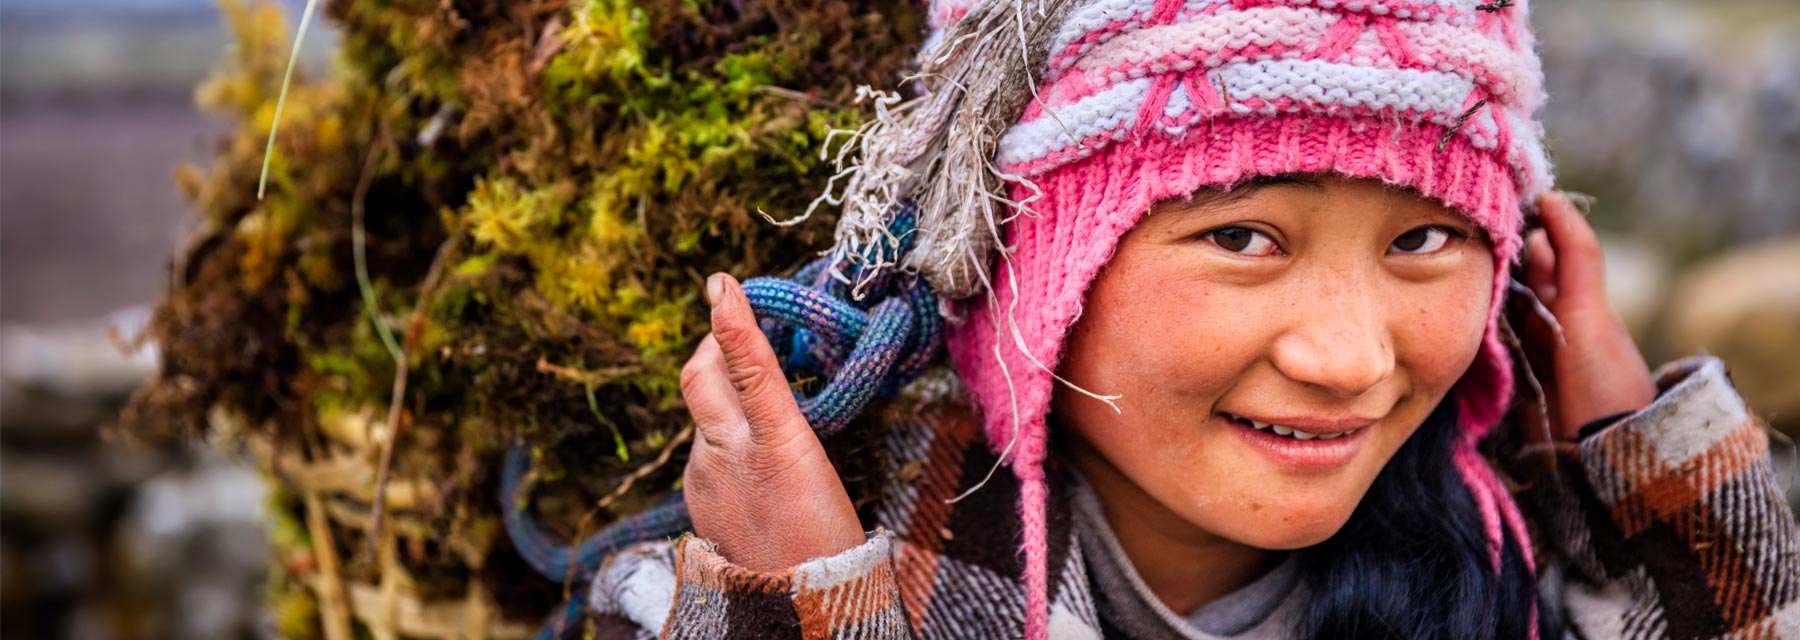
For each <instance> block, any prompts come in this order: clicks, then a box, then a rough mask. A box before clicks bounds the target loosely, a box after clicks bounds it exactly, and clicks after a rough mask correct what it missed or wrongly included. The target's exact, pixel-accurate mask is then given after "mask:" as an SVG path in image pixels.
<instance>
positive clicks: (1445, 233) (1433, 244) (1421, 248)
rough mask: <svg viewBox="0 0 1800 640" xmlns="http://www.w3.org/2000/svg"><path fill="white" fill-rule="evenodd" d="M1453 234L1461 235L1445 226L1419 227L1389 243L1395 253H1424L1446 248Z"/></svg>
mask: <svg viewBox="0 0 1800 640" xmlns="http://www.w3.org/2000/svg"><path fill="white" fill-rule="evenodd" d="M1452 235H1461V234H1458V233H1457V232H1456V231H1454V230H1451V229H1447V228H1444V227H1419V228H1417V229H1413V230H1412V231H1408V232H1406V233H1402V234H1400V237H1398V238H1394V243H1393V244H1392V245H1389V246H1390V247H1391V248H1392V249H1393V251H1394V253H1408V254H1423V253H1431V252H1433V251H1437V250H1439V249H1442V248H1444V244H1445V243H1447V242H1449V241H1450V237H1451V236H1452Z"/></svg>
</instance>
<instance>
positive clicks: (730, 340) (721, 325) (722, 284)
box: [706, 273, 811, 447]
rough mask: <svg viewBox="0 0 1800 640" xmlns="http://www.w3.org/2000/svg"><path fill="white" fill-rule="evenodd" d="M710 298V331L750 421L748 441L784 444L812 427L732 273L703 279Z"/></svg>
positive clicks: (776, 445)
mask: <svg viewBox="0 0 1800 640" xmlns="http://www.w3.org/2000/svg"><path fill="white" fill-rule="evenodd" d="M706 289H707V299H708V300H709V301H711V302H712V305H713V309H712V325H713V336H714V337H715V338H717V339H718V341H719V351H720V353H721V354H722V355H723V356H724V360H725V369H726V371H727V372H728V374H729V377H730V379H731V384H732V387H733V388H734V389H736V390H737V396H738V403H739V405H740V406H742V407H743V411H744V418H745V419H746V421H747V422H748V423H749V425H750V440H751V442H753V443H755V444H757V445H760V446H774V447H779V446H783V445H785V444H786V443H788V442H791V441H793V440H794V439H795V438H798V437H800V436H802V435H810V434H811V428H810V427H808V426H807V424H806V419H805V418H804V417H802V416H801V415H800V405H799V404H798V403H796V402H795V401H794V392H793V391H792V390H791V389H789V388H788V383H787V377H786V376H784V375H782V373H781V366H780V365H779V364H777V362H776V360H775V350H774V349H773V348H772V347H770V346H769V339H768V337H767V336H764V335H763V332H762V328H761V327H759V326H757V324H756V314H755V313H754V312H752V311H751V309H750V299H749V298H746V297H744V289H743V287H741V286H739V285H738V282H737V280H736V279H733V278H732V277H731V276H729V275H726V274H723V273H717V274H713V276H712V277H711V278H708V279H707V281H706Z"/></svg>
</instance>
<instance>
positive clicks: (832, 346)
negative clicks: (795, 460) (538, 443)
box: [500, 208, 944, 640]
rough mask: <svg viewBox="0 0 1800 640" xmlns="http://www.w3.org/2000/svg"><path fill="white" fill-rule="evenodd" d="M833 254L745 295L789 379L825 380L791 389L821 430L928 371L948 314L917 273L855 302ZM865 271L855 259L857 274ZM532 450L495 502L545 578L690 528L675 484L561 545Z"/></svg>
mask: <svg viewBox="0 0 1800 640" xmlns="http://www.w3.org/2000/svg"><path fill="white" fill-rule="evenodd" d="M913 224H914V214H913V212H912V210H911V209H910V208H908V209H903V210H902V211H901V212H900V213H899V215H897V216H895V220H894V222H893V225H892V226H891V227H890V228H889V231H890V232H891V233H892V236H893V237H894V238H896V239H897V240H898V243H897V245H896V246H894V247H892V249H894V251H895V255H896V256H903V255H905V252H906V250H907V249H908V248H909V247H910V246H911V244H912V243H911V240H912V235H913V229H914V227H913ZM831 262H832V260H831V258H820V259H818V260H814V261H813V262H811V263H809V264H807V265H806V266H804V267H802V268H801V269H800V270H799V271H798V272H797V273H795V275H794V277H793V278H792V279H780V278H752V279H750V280H748V281H745V282H744V294H745V296H747V297H748V298H749V299H750V306H751V308H752V309H754V310H755V312H756V315H757V316H758V318H759V319H760V320H761V321H762V325H763V332H764V334H765V335H767V336H768V338H769V343H770V345H772V346H773V347H775V351H776V356H777V360H778V361H780V362H781V364H782V369H783V370H784V371H785V372H786V373H787V374H788V375H789V376H790V377H795V378H799V377H820V378H826V379H828V380H829V381H828V382H827V383H826V384H825V387H824V388H823V389H821V390H820V391H819V392H818V393H816V394H813V395H811V396H808V395H804V394H801V393H800V392H798V391H796V392H795V394H794V395H795V400H796V401H798V403H799V405H800V412H801V414H802V415H804V416H805V417H806V421H807V423H808V424H810V425H812V428H813V430H814V431H816V432H818V434H819V435H820V437H829V436H832V435H834V434H836V433H838V432H839V431H841V430H843V428H844V427H845V426H847V425H848V424H850V422H851V421H852V420H854V419H855V418H856V416H857V415H858V414H860V413H861V412H862V411H863V409H865V408H867V407H868V405H869V402H871V401H873V400H874V399H875V398H877V397H888V396H892V395H894V394H895V393H898V392H899V390H900V388H901V387H903V386H905V385H906V384H907V383H909V382H911V381H913V380H914V379H916V378H917V377H918V376H919V374H920V373H923V372H924V371H925V368H926V367H927V366H929V365H930V364H931V362H932V360H933V359H935V358H936V357H937V354H938V351H939V350H940V349H941V348H942V347H943V334H944V321H943V318H942V317H941V316H939V315H938V300H937V296H936V295H935V294H933V293H932V292H931V288H930V287H929V286H927V285H926V284H925V282H924V281H923V280H922V279H920V278H918V277H917V276H916V275H914V274H908V273H903V272H898V271H895V270H889V271H886V272H883V273H882V274H880V275H879V276H877V277H875V278H872V279H870V280H869V281H868V282H867V283H865V285H864V289H863V291H864V295H863V296H861V299H860V300H858V299H857V296H853V295H851V292H850V287H849V285H847V284H846V283H844V282H842V281H840V280H839V279H838V278H836V277H834V276H833V274H832V272H831ZM863 273H864V272H863V271H862V267H861V266H860V265H859V267H858V269H857V276H859V278H860V276H861V275H862V274H863ZM530 468H531V455H530V453H529V452H528V450H527V449H526V448H525V446H524V445H523V444H522V443H521V442H517V441H515V442H514V443H513V446H512V448H511V449H510V450H508V451H507V454H506V463H505V465H504V466H503V467H502V470H501V478H500V504H501V506H502V507H503V509H504V510H505V517H504V518H503V520H504V521H505V523H506V533H507V536H508V537H510V538H511V539H512V543H513V547H514V548H516V549H517V550H518V552H519V556H520V557H522V558H524V559H525V562H526V563H527V564H530V565H531V567H532V568H533V569H536V570H537V572H538V573H540V574H543V575H544V576H545V577H547V578H550V579H551V580H557V581H562V580H566V579H569V578H571V577H573V578H576V579H580V580H583V581H585V580H588V579H590V578H592V577H593V575H594V573H595V572H596V571H598V570H599V568H600V564H601V563H602V562H603V561H605V559H606V557H607V556H610V555H612V554H613V553H616V552H618V551H619V550H620V549H623V548H625V547H626V546H629V545H632V544H636V543H638V542H644V541H648V540H658V539H665V538H670V537H673V536H677V535H680V534H681V533H683V532H685V531H688V530H689V529H692V528H693V523H692V521H691V520H690V519H689V518H688V513H687V505H686V502H685V501H684V500H683V499H682V494H681V492H680V491H675V492H674V493H672V494H671V495H670V496H669V497H668V498H666V499H665V500H663V501H662V502H661V503H659V504H657V505H656V506H655V507H652V508H651V509H650V510H649V511H646V512H644V513H640V514H637V515H635V516H631V517H629V518H625V519H623V520H620V521H618V522H615V523H613V524H612V525H610V526H608V527H606V528H605V529H602V530H601V531H600V532H599V533H596V534H594V535H593V536H590V537H589V538H587V539H586V540H583V541H582V542H581V544H579V545H574V546H570V545H565V544H562V543H560V542H558V541H557V540H556V538H554V537H553V536H551V535H550V533H549V532H547V531H544V530H543V528H542V527H539V526H538V524H537V522H536V521H535V520H533V519H532V517H531V511H530V497H529V495H527V493H528V491H529V489H530V487H529V486H527V484H526V483H525V482H524V478H525V475H526V473H527V472H528V471H530ZM581 601H582V598H581V597H580V596H576V597H574V598H572V599H570V600H569V601H568V602H566V603H564V604H563V606H562V607H561V608H559V609H558V611H557V612H556V613H554V614H553V615H552V616H551V619H550V620H549V621H547V622H546V623H545V625H544V627H543V628H542V630H540V631H539V633H538V636H537V637H538V638H539V639H540V640H551V639H555V638H568V637H572V636H570V635H569V634H570V633H571V629H575V630H579V629H580V628H581V627H582V625H581V624H580V623H581V621H582V620H584V619H585V612H584V611H583V608H582V605H581Z"/></svg>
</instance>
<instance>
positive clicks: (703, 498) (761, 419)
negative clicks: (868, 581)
mask: <svg viewBox="0 0 1800 640" xmlns="http://www.w3.org/2000/svg"><path fill="white" fill-rule="evenodd" d="M706 299H707V301H708V302H709V303H711V304H712V326H713V330H712V333H711V334H708V335H707V336H706V339H705V340H703V341H701V343H700V348H699V349H697V350H696V351H695V352H694V357H693V358H692V359H690V360H688V362H687V365H686V366H684V367H683V368H682V370H681V395H682V397H684V398H686V399H687V406H688V412H689V413H690V414H691V415H692V416H693V418H694V423H695V426H696V429H697V431H698V432H699V437H698V438H695V439H694V448H693V452H692V453H691V454H690V455H689V458H688V463H687V472H686V475H685V477H684V481H683V484H684V486H685V487H686V491H687V506H688V514H689V516H691V517H692V518H693V520H694V533H696V534H698V535H699V536H700V537H702V538H705V539H707V540H710V541H712V542H713V543H714V544H717V545H718V549H719V553H720V554H721V555H723V556H724V557H725V558H726V559H728V560H730V561H732V562H734V563H736V564H738V565H739V566H742V567H744V568H747V569H750V570H752V571H762V572H775V571H784V570H786V569H789V568H792V567H794V566H795V565H798V564H800V563H802V562H805V561H807V560H811V559H813V558H817V557H821V556H829V555H835V554H837V553H839V552H841V551H844V550H847V549H850V548H852V547H855V546H857V545H860V544H862V543H863V541H864V540H865V538H864V536H863V530H862V524H861V523H860V522H859V521H858V520H857V518H856V509H855V508H854V507H853V506H851V503H850V496H849V494H847V493H845V491H844V484H843V482H842V481H841V480H839V478H838V475H837V470H836V469H834V468H832V466H831V461H830V460H827V459H826V457H825V449H824V447H823V446H821V445H820V444H819V438H818V436H816V435H814V434H813V431H812V427H811V426H809V425H808V424H807V423H806V418H805V417H803V416H802V415H801V414H800V406H799V405H798V404H797V403H795V402H794V395H793V392H792V391H790V390H789V389H788V384H787V378H786V377H784V376H783V375H782V373H781V367H780V365H779V364H777V362H776V360H775V352H774V350H773V349H772V348H770V346H769V341H768V338H766V337H764V336H763V333H762V329H761V328H760V327H758V326H757V323H756V316H755V314H754V313H752V311H751V309H750V300H749V299H748V298H745V297H744V290H743V288H742V287H740V286H739V285H738V283H737V281H736V280H734V279H732V277H731V276H728V275H725V274H723V273H719V274H713V276H712V277H711V278H708V279H707V281H706Z"/></svg>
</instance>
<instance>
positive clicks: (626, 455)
mask: <svg viewBox="0 0 1800 640" xmlns="http://www.w3.org/2000/svg"><path fill="white" fill-rule="evenodd" d="M582 388H583V389H586V390H587V402H588V411H590V412H593V414H594V421H595V422H599V423H600V424H603V425H606V428H607V429H610V430H612V437H613V447H614V450H613V455H616V456H619V462H631V449H630V448H627V447H626V446H625V435H624V434H622V433H619V425H618V423H615V422H613V421H612V420H610V419H608V418H607V417H606V414H604V413H601V412H600V402H599V401H598V400H595V399H594V385H591V384H590V385H587V386H585V387H582Z"/></svg>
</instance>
